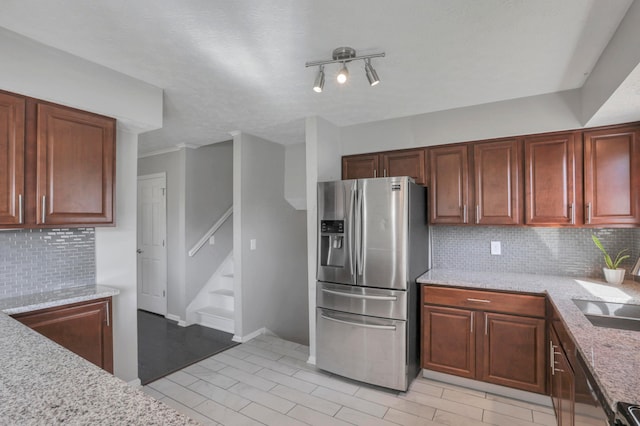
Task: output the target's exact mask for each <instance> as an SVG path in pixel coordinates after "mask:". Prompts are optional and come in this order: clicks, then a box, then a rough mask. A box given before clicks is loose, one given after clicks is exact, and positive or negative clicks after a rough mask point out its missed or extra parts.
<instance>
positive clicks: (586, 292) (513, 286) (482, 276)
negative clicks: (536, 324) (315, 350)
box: [417, 269, 640, 411]
mask: <svg viewBox="0 0 640 426" xmlns="http://www.w3.org/2000/svg"><path fill="white" fill-rule="evenodd" d="M417 281H418V283H419V284H432V285H446V286H454V287H462V288H478V289H486V290H499V291H510V292H524V293H533V294H546V295H548V297H549V299H550V301H551V303H553V305H554V306H555V307H556V309H557V310H558V312H559V313H560V315H561V317H562V321H564V323H565V325H566V326H567V329H568V330H569V332H570V333H571V335H572V337H573V339H574V341H575V343H576V345H577V347H578V350H579V351H580V352H581V354H582V358H583V359H584V360H585V361H586V362H587V365H588V368H589V369H590V370H591V373H592V374H593V376H594V377H595V379H596V381H597V382H598V384H599V385H600V389H601V390H602V392H603V394H604V396H605V398H606V400H607V402H608V403H609V406H610V408H611V409H612V411H615V407H616V403H617V402H619V401H624V402H629V403H634V404H640V393H639V392H638V389H640V356H639V355H638V354H640V332H637V331H628V330H617V329H612V328H604V327H596V326H594V325H592V324H591V323H590V322H589V320H587V318H586V317H585V316H584V314H583V313H582V312H581V311H580V310H579V309H578V307H577V306H576V305H575V303H574V302H573V300H572V299H581V300H597V301H606V302H614V303H631V304H638V305H640V284H638V283H635V282H633V281H625V282H624V283H623V284H622V285H611V284H607V283H605V282H603V281H600V280H597V279H590V278H584V279H581V278H572V277H562V276H550V275H533V274H515V273H494V272H469V271H452V270H441V269H433V270H431V271H429V272H427V273H425V274H423V275H422V276H420V277H419V278H418V280H417Z"/></svg>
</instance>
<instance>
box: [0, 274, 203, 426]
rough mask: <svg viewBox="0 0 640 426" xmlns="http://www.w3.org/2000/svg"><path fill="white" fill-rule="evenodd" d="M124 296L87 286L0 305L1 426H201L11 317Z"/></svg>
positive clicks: (12, 300) (100, 287)
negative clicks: (55, 307)
mask: <svg viewBox="0 0 640 426" xmlns="http://www.w3.org/2000/svg"><path fill="white" fill-rule="evenodd" d="M118 293H119V291H118V290H117V289H113V288H109V287H104V286H86V287H74V288H69V289H64V290H56V291H51V292H46V293H37V294H30V295H25V296H19V297H12V298H6V299H0V311H3V312H4V313H2V312H0V401H2V403H0V419H2V421H0V423H2V424H5V423H6V424H16V425H18V424H19V425H42V424H59V423H64V424H71V425H89V424H99V425H165V426H170V425H197V424H198V423H197V422H195V421H193V420H191V419H189V418H188V417H185V416H183V415H182V414H179V413H178V412H177V411H175V410H174V409H173V408H170V407H168V406H167V405H165V404H164V403H162V402H160V401H158V400H156V399H154V398H152V397H150V396H148V395H145V394H144V393H143V392H141V391H140V390H138V389H135V388H133V387H131V386H129V385H128V384H127V383H125V382H123V381H122V380H120V379H118V378H116V377H114V376H112V375H111V374H109V373H107V372H106V371H104V370H102V369H100V368H98V367H96V366H95V365H93V364H92V363H90V362H89V361H86V360H84V359H83V358H81V357H79V356H78V355H76V354H74V353H73V352H71V351H69V350H67V349H65V348H63V347H62V346H60V345H58V344H56V343H54V342H53V341H51V340H49V339H47V338H46V337H44V336H42V335H41V334H39V333H37V332H35V331H33V330H31V329H30V328H28V327H26V326H24V325H22V324H21V323H20V322H18V321H16V320H14V319H13V318H11V317H9V316H8V315H7V314H17V313H22V312H30V311H36V310H39V309H44V308H49V307H53V306H60V305H66V304H70V303H77V302H82V301H87V300H94V299H101V298H103V297H109V296H115V295H117V294H118Z"/></svg>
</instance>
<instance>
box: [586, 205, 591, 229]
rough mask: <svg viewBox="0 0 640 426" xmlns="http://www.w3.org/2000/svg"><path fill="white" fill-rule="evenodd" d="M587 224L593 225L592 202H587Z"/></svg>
mask: <svg viewBox="0 0 640 426" xmlns="http://www.w3.org/2000/svg"><path fill="white" fill-rule="evenodd" d="M587 224H588V225H591V203H587Z"/></svg>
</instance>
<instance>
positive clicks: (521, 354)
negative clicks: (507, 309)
mask: <svg viewBox="0 0 640 426" xmlns="http://www.w3.org/2000/svg"><path fill="white" fill-rule="evenodd" d="M544 333H545V320H544V319H540V318H528V317H519V316H515V315H503V314H496V313H485V315H484V342H483V343H484V344H483V349H482V359H483V360H484V365H483V368H482V374H481V377H480V379H481V380H482V381H485V382H490V383H495V384H498V385H503V386H509V387H512V388H518V389H522V390H527V391H530V392H537V393H544V391H545V379H546V374H545V367H546V364H545V362H544V359H545V344H544V342H545V338H544Z"/></svg>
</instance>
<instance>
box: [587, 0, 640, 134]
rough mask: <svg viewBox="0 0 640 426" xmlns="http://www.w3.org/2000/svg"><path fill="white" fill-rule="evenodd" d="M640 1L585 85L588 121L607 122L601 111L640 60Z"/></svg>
mask: <svg viewBox="0 0 640 426" xmlns="http://www.w3.org/2000/svg"><path fill="white" fill-rule="evenodd" d="M639 40H640V2H638V1H635V2H633V3H631V6H629V10H627V13H626V15H625V16H624V18H623V19H622V22H620V25H619V26H618V29H617V30H616V32H615V34H614V35H613V37H612V38H611V40H610V41H609V44H608V45H607V47H606V48H605V50H604V51H603V52H602V55H601V56H600V58H599V59H598V62H597V63H596V65H595V67H593V70H592V71H591V74H590V75H589V78H587V81H585V83H584V85H583V86H582V111H581V119H582V122H583V123H584V124H585V125H589V126H594V125H603V124H613V123H603V122H601V121H600V119H599V117H598V111H599V110H600V109H601V108H602V107H603V105H605V104H606V103H607V101H609V99H610V98H611V96H612V95H613V94H614V92H615V91H616V90H617V89H618V87H620V85H621V84H622V83H623V82H624V81H625V79H627V77H628V76H629V75H630V74H631V73H632V72H633V70H634V69H635V68H636V67H637V66H638V64H639V63H640V42H638V41H639Z"/></svg>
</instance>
